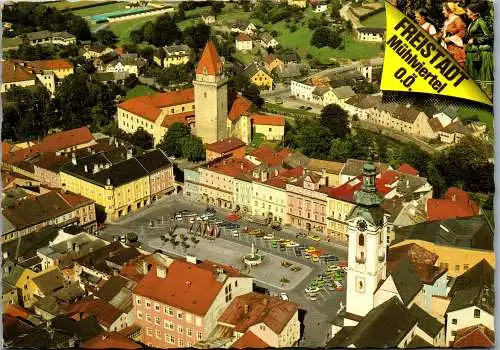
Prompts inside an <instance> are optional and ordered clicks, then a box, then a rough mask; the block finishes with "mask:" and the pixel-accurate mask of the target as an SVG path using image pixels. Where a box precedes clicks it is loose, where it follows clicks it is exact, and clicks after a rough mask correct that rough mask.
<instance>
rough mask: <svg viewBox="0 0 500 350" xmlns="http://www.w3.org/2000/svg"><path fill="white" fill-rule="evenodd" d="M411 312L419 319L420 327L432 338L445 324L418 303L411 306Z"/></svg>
mask: <svg viewBox="0 0 500 350" xmlns="http://www.w3.org/2000/svg"><path fill="white" fill-rule="evenodd" d="M410 313H411V314H412V315H413V317H415V318H416V319H417V322H418V327H419V328H420V329H421V330H422V331H424V332H425V333H426V334H428V335H429V336H430V337H431V338H435V337H436V335H438V333H439V332H440V331H441V329H443V327H444V324H442V323H441V322H439V321H438V320H437V319H436V318H434V317H432V316H431V315H429V314H428V313H427V312H426V311H424V310H423V309H421V308H420V307H419V306H418V305H417V304H413V305H412V306H411V308H410Z"/></svg>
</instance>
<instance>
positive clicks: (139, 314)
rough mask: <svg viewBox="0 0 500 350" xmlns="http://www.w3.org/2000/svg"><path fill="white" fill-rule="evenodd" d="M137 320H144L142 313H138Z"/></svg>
mask: <svg viewBox="0 0 500 350" xmlns="http://www.w3.org/2000/svg"><path fill="white" fill-rule="evenodd" d="M137 318H138V319H139V320H142V312H140V311H137Z"/></svg>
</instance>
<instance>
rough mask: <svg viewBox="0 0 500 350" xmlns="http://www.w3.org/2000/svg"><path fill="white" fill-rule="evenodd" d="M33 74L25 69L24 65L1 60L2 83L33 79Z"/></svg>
mask: <svg viewBox="0 0 500 350" xmlns="http://www.w3.org/2000/svg"><path fill="white" fill-rule="evenodd" d="M35 79H36V77H35V75H34V74H32V73H30V72H28V71H26V70H25V69H24V67H22V66H20V65H19V64H17V63H14V62H12V61H2V83H4V84H5V83H16V82H21V81H28V80H33V82H35Z"/></svg>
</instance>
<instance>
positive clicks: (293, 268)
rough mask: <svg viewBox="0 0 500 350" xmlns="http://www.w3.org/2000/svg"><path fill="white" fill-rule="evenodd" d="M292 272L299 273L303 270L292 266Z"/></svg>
mask: <svg viewBox="0 0 500 350" xmlns="http://www.w3.org/2000/svg"><path fill="white" fill-rule="evenodd" d="M290 270H292V271H293V272H298V271H300V270H302V268H301V267H300V266H292V267H291V268H290Z"/></svg>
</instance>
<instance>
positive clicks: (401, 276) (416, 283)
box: [391, 257, 422, 305]
mask: <svg viewBox="0 0 500 350" xmlns="http://www.w3.org/2000/svg"><path fill="white" fill-rule="evenodd" d="M391 277H392V280H393V281H394V284H395V285H396V288H397V290H398V293H399V296H400V297H401V299H402V300H403V303H404V304H405V305H408V304H409V303H410V302H411V301H412V300H413V298H414V297H415V296H416V295H417V293H418V292H419V291H420V290H421V289H422V281H421V280H420V276H419V275H418V274H417V272H416V271H415V268H414V267H413V265H412V264H411V262H410V259H409V258H408V257H405V258H403V260H402V261H401V262H400V263H399V265H398V266H397V267H396V268H395V269H394V271H392V273H391Z"/></svg>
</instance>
